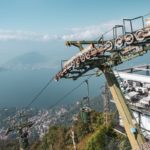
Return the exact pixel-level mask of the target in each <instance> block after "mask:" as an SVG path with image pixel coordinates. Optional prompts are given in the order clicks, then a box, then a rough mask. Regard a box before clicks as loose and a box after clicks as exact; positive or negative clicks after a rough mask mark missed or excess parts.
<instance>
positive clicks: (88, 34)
mask: <svg viewBox="0 0 150 150" xmlns="http://www.w3.org/2000/svg"><path fill="white" fill-rule="evenodd" d="M116 24H120V21H118V20H114V21H109V22H106V23H102V24H98V25H91V26H87V27H82V28H72V29H68V31H69V32H70V33H69V34H65V35H62V36H61V37H60V39H62V40H84V39H85V40H86V39H92V38H94V39H95V38H97V37H99V36H100V35H102V34H103V33H105V32H107V31H108V30H111V29H112V28H113V27H114V26H115V25H116ZM109 36H110V35H109Z"/></svg>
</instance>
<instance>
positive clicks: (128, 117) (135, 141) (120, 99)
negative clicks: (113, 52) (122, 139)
mask: <svg viewBox="0 0 150 150" xmlns="http://www.w3.org/2000/svg"><path fill="white" fill-rule="evenodd" d="M103 73H104V75H105V78H106V80H107V83H108V86H109V88H110V91H111V94H112V97H113V99H114V101H115V103H116V107H117V110H118V112H119V114H120V116H121V117H122V119H123V123H124V127H125V130H126V133H127V136H128V138H129V141H130V144H131V146H132V148H133V149H135V148H136V149H140V146H141V145H142V144H144V143H145V140H144V136H143V135H142V134H141V131H140V129H139V127H138V124H137V123H136V120H135V119H134V117H133V116H132V114H131V112H130V109H129V108H128V106H127V104H126V103H125V98H124V95H123V94H122V91H121V89H120V87H119V83H118V81H117V79H116V77H115V75H114V73H113V71H112V69H111V68H110V67H104V69H103Z"/></svg>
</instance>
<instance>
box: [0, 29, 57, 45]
mask: <svg viewBox="0 0 150 150" xmlns="http://www.w3.org/2000/svg"><path fill="white" fill-rule="evenodd" d="M54 37H55V36H54V35H52V36H51V35H49V34H41V33H37V32H30V31H21V30H2V29H1V30H0V40H1V41H8V40H30V41H43V42H44V41H49V40H52V39H54Z"/></svg>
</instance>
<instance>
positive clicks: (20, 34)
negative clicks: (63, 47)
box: [0, 20, 120, 42]
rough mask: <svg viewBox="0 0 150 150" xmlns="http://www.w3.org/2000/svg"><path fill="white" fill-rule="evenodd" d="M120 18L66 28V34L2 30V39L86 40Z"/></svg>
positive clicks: (96, 35) (94, 36)
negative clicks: (80, 26)
mask: <svg viewBox="0 0 150 150" xmlns="http://www.w3.org/2000/svg"><path fill="white" fill-rule="evenodd" d="M119 23H120V22H119V21H118V20H114V21H109V22H106V23H102V24H98V25H91V26H86V27H82V28H78V27H75V28H71V29H66V32H67V33H66V34H62V35H59V34H55V35H51V34H48V33H46V34H42V33H38V32H30V31H21V30H3V29H1V30H0V41H8V40H30V41H41V42H47V41H51V40H85V39H91V38H96V37H98V36H100V35H101V34H103V33H104V32H106V31H108V30H110V29H111V28H113V26H114V25H116V24H119Z"/></svg>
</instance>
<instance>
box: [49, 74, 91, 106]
mask: <svg viewBox="0 0 150 150" xmlns="http://www.w3.org/2000/svg"><path fill="white" fill-rule="evenodd" d="M92 76H93V75H90V76H89V77H88V78H87V79H85V80H84V81H82V82H81V83H80V84H78V85H77V86H76V87H74V88H73V89H71V90H70V91H69V92H67V93H66V94H64V95H63V96H62V97H60V98H59V99H58V100H57V101H56V103H54V104H53V105H51V106H50V107H49V109H52V108H53V107H55V106H57V105H58V104H59V103H60V102H62V101H63V100H64V99H65V98H66V97H68V96H69V95H70V94H72V93H73V92H74V91H75V90H77V89H78V88H79V87H80V86H81V85H82V84H84V83H85V81H86V80H89V79H90V78H91V77H92Z"/></svg>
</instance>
